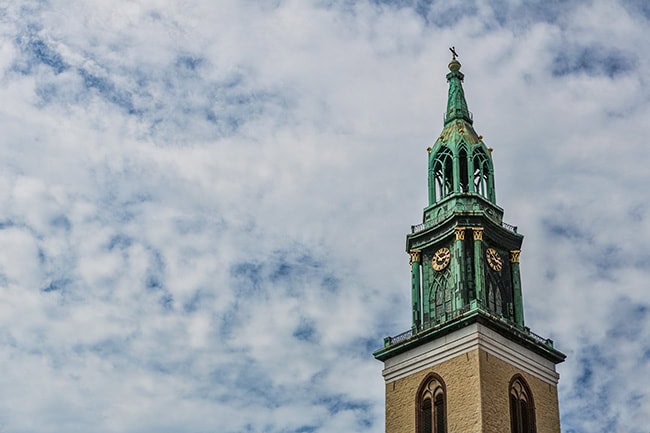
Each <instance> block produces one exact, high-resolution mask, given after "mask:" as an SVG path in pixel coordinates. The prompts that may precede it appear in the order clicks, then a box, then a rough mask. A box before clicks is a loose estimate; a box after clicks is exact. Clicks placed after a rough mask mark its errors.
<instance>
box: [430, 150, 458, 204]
mask: <svg viewBox="0 0 650 433" xmlns="http://www.w3.org/2000/svg"><path fill="white" fill-rule="evenodd" d="M453 166H454V164H453V156H452V154H451V151H450V150H449V149H447V148H443V149H441V150H440V151H438V153H437V154H436V155H435V156H434V157H433V160H432V164H431V173H430V177H431V179H432V181H433V182H432V184H433V185H431V186H432V188H433V197H432V198H433V202H434V203H436V202H439V201H440V200H442V199H443V198H445V197H447V196H448V195H450V194H452V193H453V191H454V167H453Z"/></svg>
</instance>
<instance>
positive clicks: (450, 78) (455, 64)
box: [445, 59, 472, 125]
mask: <svg viewBox="0 0 650 433" xmlns="http://www.w3.org/2000/svg"><path fill="white" fill-rule="evenodd" d="M449 70H450V71H451V72H449V73H448V74H447V82H449V95H448V97H447V113H446V114H445V125H446V124H447V123H449V122H451V121H452V120H456V119H463V120H466V121H467V122H469V123H472V115H471V113H470V112H469V110H468V109H467V101H465V92H464V91H463V84H462V83H463V78H465V76H464V75H463V73H462V72H460V62H459V61H458V60H456V59H453V60H452V61H451V62H449Z"/></svg>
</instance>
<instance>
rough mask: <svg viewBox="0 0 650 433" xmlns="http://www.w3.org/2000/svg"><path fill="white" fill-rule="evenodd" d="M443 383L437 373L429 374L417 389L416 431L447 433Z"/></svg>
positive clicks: (445, 399)
mask: <svg viewBox="0 0 650 433" xmlns="http://www.w3.org/2000/svg"><path fill="white" fill-rule="evenodd" d="M446 402H447V398H446V396H445V383H444V382H443V381H442V378H441V377H440V376H438V375H437V374H434V373H431V374H429V375H428V376H427V377H426V378H425V379H424V381H423V382H422V384H421V385H420V389H419V390H418V396H417V402H416V411H417V413H416V418H415V419H416V431H417V433H447V408H446Z"/></svg>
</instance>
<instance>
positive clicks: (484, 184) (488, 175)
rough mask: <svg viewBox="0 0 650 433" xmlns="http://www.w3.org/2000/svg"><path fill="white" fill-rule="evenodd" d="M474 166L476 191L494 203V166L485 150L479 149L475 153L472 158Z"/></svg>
mask: <svg viewBox="0 0 650 433" xmlns="http://www.w3.org/2000/svg"><path fill="white" fill-rule="evenodd" d="M472 165H473V168H474V173H473V182H474V191H475V192H476V193H477V194H480V195H482V196H483V197H485V198H486V199H488V200H490V201H492V202H494V183H493V177H492V175H493V173H492V164H491V162H490V158H489V157H488V156H487V155H486V154H485V152H484V151H483V149H481V148H478V149H476V150H475V151H474V154H473V157H472Z"/></svg>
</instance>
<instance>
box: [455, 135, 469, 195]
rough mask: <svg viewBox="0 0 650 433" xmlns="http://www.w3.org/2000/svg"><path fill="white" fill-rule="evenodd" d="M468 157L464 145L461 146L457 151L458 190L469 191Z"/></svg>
mask: <svg viewBox="0 0 650 433" xmlns="http://www.w3.org/2000/svg"><path fill="white" fill-rule="evenodd" d="M468 163H469V158H468V156H467V149H465V146H464V145H463V146H461V148H460V151H459V152H458V168H459V170H460V173H459V174H460V176H459V179H458V180H459V182H460V185H459V190H460V192H469V178H470V175H469V167H468V166H469V164H468Z"/></svg>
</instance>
